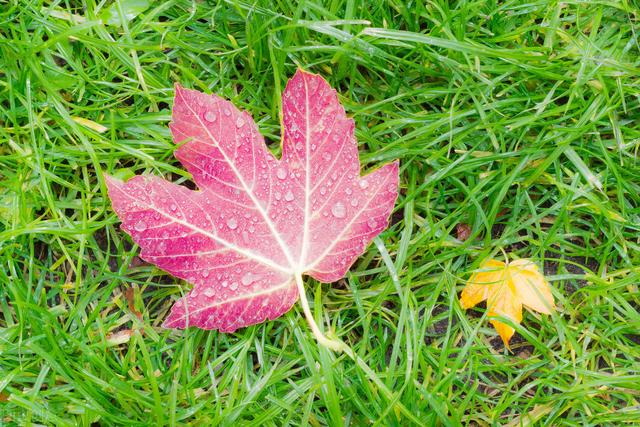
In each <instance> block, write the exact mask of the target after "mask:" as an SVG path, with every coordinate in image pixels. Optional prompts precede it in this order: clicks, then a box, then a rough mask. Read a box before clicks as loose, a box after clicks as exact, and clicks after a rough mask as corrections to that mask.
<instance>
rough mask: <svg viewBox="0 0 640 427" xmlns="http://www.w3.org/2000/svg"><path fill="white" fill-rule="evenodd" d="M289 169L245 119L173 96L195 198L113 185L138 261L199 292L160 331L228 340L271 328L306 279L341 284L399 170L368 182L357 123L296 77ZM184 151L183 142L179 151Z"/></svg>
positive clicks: (331, 98)
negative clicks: (268, 323)
mask: <svg viewBox="0 0 640 427" xmlns="http://www.w3.org/2000/svg"><path fill="white" fill-rule="evenodd" d="M282 116H283V147H282V153H283V154H282V159H281V160H278V159H276V158H275V157H274V156H273V155H272V154H271V152H270V151H269V150H268V148H267V146H266V145H265V143H264V139H263V137H262V135H261V134H260V133H259V132H258V129H257V127H256V125H255V123H254V121H253V119H252V118H251V116H250V115H249V114H248V113H246V112H241V111H239V110H238V109H236V108H235V107H234V106H233V105H232V104H231V103H230V102H229V101H226V100H224V99H222V98H220V97H218V96H215V95H206V94H203V93H200V92H198V91H194V90H188V89H184V88H182V87H180V86H176V94H175V101H174V106H173V117H172V123H171V125H170V127H171V132H172V133H173V139H174V141H175V142H176V143H182V144H181V145H180V147H179V148H178V149H177V150H176V151H175V156H176V157H177V158H178V159H179V160H180V162H181V163H182V164H183V165H184V167H185V168H186V169H187V170H188V171H189V172H190V173H191V175H192V176H193V179H194V181H195V183H196V184H197V186H198V188H199V190H198V191H192V190H189V189H188V188H186V187H183V186H180V185H176V184H173V183H171V182H169V181H166V180H164V179H162V178H159V177H155V176H136V177H134V178H133V179H131V180H129V181H128V182H127V183H123V182H121V181H119V180H116V179H114V178H112V177H107V185H108V189H109V196H110V197H111V200H112V203H113V208H114V210H115V211H116V213H117V214H118V216H119V217H120V219H121V220H122V228H123V229H124V230H125V231H126V232H127V233H129V234H130V235H131V237H132V238H133V240H134V241H135V242H136V243H137V244H138V245H140V247H141V248H142V252H141V255H140V256H141V257H142V258H143V259H144V260H146V261H148V262H150V263H153V264H155V265H157V266H158V267H160V268H161V269H163V270H166V271H168V272H169V273H171V274H173V275H174V276H176V277H179V278H182V279H184V280H186V281H187V282H189V283H191V284H192V285H193V289H192V290H191V292H190V293H189V294H188V295H187V296H186V297H184V298H182V299H181V300H180V301H178V302H177V303H176V304H175V305H174V306H173V308H172V310H171V313H170V314H169V316H168V318H167V319H166V320H165V322H164V326H165V327H169V328H186V327H188V326H197V327H200V328H203V329H217V330H220V331H222V332H232V331H235V330H236V329H237V328H240V327H244V326H248V325H252V324H255V323H260V322H262V321H264V320H265V319H274V318H276V317H278V316H280V315H282V314H283V313H285V312H287V311H288V310H289V309H290V308H291V306H292V305H293V304H294V303H295V302H296V300H297V299H298V297H299V296H300V297H301V301H302V304H303V308H304V311H305V314H306V316H307V318H308V320H309V321H310V324H311V326H312V328H313V331H314V333H315V334H316V336H318V338H319V340H321V342H323V344H326V345H331V344H330V343H327V342H325V341H323V340H326V338H324V336H322V334H321V333H320V332H319V329H318V328H317V325H315V323H314V322H313V318H312V317H311V313H310V311H309V307H308V303H307V300H306V297H305V294H304V288H303V282H302V274H308V275H310V276H311V277H313V278H315V279H317V280H319V281H322V282H332V281H336V280H338V279H340V278H342V277H343V276H344V275H345V273H346V272H347V270H348V269H349V267H350V266H351V265H352V264H353V262H354V261H355V259H356V258H357V257H358V256H359V255H360V254H362V253H363V252H364V250H365V248H366V247H367V245H368V244H369V243H370V242H371V240H372V239H373V238H374V237H375V236H376V235H378V234H379V233H380V232H381V231H382V230H384V229H385V228H386V227H387V225H388V217H389V214H390V212H391V210H392V209H393V206H394V203H395V200H396V197H397V187H398V163H397V161H396V162H393V163H390V164H386V165H384V166H382V167H381V168H379V169H377V170H376V171H374V172H372V173H370V174H368V175H366V176H363V177H361V176H360V162H359V159H358V146H357V143H356V140H355V138H354V132H353V130H354V122H353V120H352V119H350V118H347V116H346V115H345V112H344V109H343V108H342V106H341V105H340V103H339V101H338V98H337V94H336V92H335V90H333V89H332V88H331V87H330V86H329V85H328V84H327V82H326V81H325V80H324V79H323V78H322V77H320V76H317V75H314V74H310V73H307V72H304V71H302V70H298V72H297V73H296V74H295V76H294V77H293V78H292V79H291V80H290V81H289V82H288V84H287V87H286V89H285V91H284V94H283V102H282ZM184 141H186V142H185V143H183V142H184Z"/></svg>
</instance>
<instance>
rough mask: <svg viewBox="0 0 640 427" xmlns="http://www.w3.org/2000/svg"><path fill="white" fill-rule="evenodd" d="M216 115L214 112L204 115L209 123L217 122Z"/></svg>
mask: <svg viewBox="0 0 640 427" xmlns="http://www.w3.org/2000/svg"><path fill="white" fill-rule="evenodd" d="M216 117H217V115H216V113H214V112H213V111H211V110H209V111H207V112H206V113H204V119H205V120H206V121H208V122H211V123H212V122H215V121H216Z"/></svg>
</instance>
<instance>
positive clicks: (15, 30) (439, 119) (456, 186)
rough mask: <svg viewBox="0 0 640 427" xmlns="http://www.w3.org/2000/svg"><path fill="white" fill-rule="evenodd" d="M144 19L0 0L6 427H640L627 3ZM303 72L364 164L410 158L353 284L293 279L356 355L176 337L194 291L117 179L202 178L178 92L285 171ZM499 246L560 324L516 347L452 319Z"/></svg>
mask: <svg viewBox="0 0 640 427" xmlns="http://www.w3.org/2000/svg"><path fill="white" fill-rule="evenodd" d="M134 3H135V4H139V5H140V4H141V5H143V6H142V7H140V8H135V7H132V5H133V6H135V4H134ZM145 3H147V2H146V1H145V0H135V1H134V0H120V1H119V2H115V3H114V2H112V0H106V1H101V2H97V1H95V0H83V1H76V0H61V1H43V0H40V1H38V0H9V1H7V0H0V425H3V426H4V425H29V424H44V425H56V426H67V425H68V426H73V425H91V424H93V425H184V424H192V425H198V426H200V425H250V426H258V425H260V426H262V425H265V426H282V425H292V426H298V425H314V426H317V425H331V426H334V425H354V426H359V425H369V424H375V425H382V426H387V425H389V426H407V425H412V424H419V425H427V426H428V425H459V424H463V425H472V426H475V425H478V426H489V425H510V426H517V425H548V426H564V425H579V426H584V425H623V424H627V425H640V293H639V292H638V284H639V282H640V159H639V157H638V156H639V155H640V6H639V5H638V3H637V2H636V1H634V0H610V1H593V2H585V1H564V2H560V1H501V2H497V1H481V0H460V1H455V2H447V1H442V0H436V1H429V2H421V1H417V2H406V3H403V2H402V1H395V0H391V1H386V2H383V1H379V2H378V1H356V0H333V1H328V2H324V3H323V2H321V1H319V0H312V1H301V2H299V4H297V5H295V6H291V4H292V3H298V2H289V1H280V0H278V1H273V2H269V1H262V0H255V1H248V2H242V1H228V2H224V1H220V2H214V1H205V0H197V1H196V0H194V1H186V0H169V1H161V2H157V3H153V4H146V5H145ZM112 4H113V5H112ZM118 5H119V6H118ZM124 15H127V16H129V18H130V19H128V20H127V19H121V16H124ZM103 21H109V22H111V23H112V24H113V25H105V24H104V23H103ZM297 67H302V68H304V69H306V70H308V71H312V72H315V73H319V74H321V75H322V76H324V77H325V78H326V79H327V80H328V81H329V82H330V84H331V85H332V86H333V87H335V88H336V89H337V90H338V92H339V94H340V99H341V102H342V103H343V104H344V105H345V108H346V110H347V112H348V114H349V115H351V116H352V117H353V118H354V119H355V122H356V135H357V138H358V141H359V146H360V157H361V160H362V162H363V167H364V168H365V169H371V168H373V167H375V166H376V165H379V164H381V163H386V162H389V161H392V160H394V159H399V160H400V165H401V171H400V186H401V194H400V196H399V198H398V202H397V204H396V208H395V211H394V213H393V215H392V221H391V226H390V227H389V228H388V229H387V230H386V231H384V232H383V233H382V234H381V235H380V236H379V237H378V238H377V239H376V241H375V242H374V244H372V245H371V246H370V247H369V248H368V249H367V251H366V253H365V254H364V255H363V256H362V257H360V258H359V259H358V261H357V262H356V264H355V265H354V266H353V268H352V269H351V270H350V272H349V273H348V275H347V276H346V277H345V278H344V279H343V280H340V281H338V282H336V283H331V284H320V283H318V282H315V281H314V280H312V279H310V278H306V279H305V280H306V286H307V295H308V296H309V299H310V301H311V304H312V306H313V310H314V312H315V315H316V317H317V320H318V322H319V323H321V324H323V325H324V327H325V330H326V329H329V328H330V329H331V330H332V331H334V333H335V334H336V335H338V336H340V337H341V339H342V340H344V341H345V342H347V343H349V345H350V346H351V347H352V348H353V351H354V352H355V353H356V354H357V355H359V357H360V360H361V362H360V363H355V362H354V361H353V360H352V359H351V358H349V357H348V356H347V355H345V354H336V353H334V352H332V351H330V350H327V349H325V348H321V347H319V346H318V345H317V343H316V341H315V339H314V337H313V335H312V333H311V331H310V330H309V327H308V325H307V323H306V321H305V319H304V316H303V315H302V310H301V309H300V307H299V305H296V306H295V307H294V309H293V310H291V311H290V312H289V313H287V314H286V315H284V316H283V317H281V318H279V319H277V320H274V321H271V322H267V323H264V324H260V325H256V326H252V327H248V328H245V329H241V330H239V331H237V332H236V333H233V334H221V333H217V332H212V331H202V330H198V329H189V330H186V331H178V330H166V329H163V328H161V326H160V325H161V323H162V321H163V320H164V318H165V316H166V314H167V312H168V310H169V308H170V307H171V305H172V304H173V302H175V301H176V300H177V299H178V298H180V297H181V296H182V295H183V294H184V293H185V292H186V291H187V290H188V286H189V285H188V284H186V283H184V282H182V281H180V280H178V279H175V278H173V277H171V276H170V275H168V274H167V273H165V272H163V271H162V270H160V269H158V268H156V267H154V266H153V265H150V264H146V263H144V262H143V261H142V260H141V259H140V258H139V257H138V254H139V248H138V247H137V246H135V245H133V243H132V241H131V239H130V237H129V236H128V235H127V234H126V233H124V232H123V231H122V230H120V228H119V220H118V218H117V217H116V215H115V213H114V212H113V210H112V208H111V203H110V201H109V199H108V197H107V192H106V187H105V182H104V178H103V173H110V174H116V175H118V176H121V177H129V176H132V175H133V174H155V175H161V176H164V177H165V178H167V179H170V180H173V181H175V182H178V183H182V184H184V185H191V184H190V176H189V175H188V174H187V173H186V172H185V171H184V170H183V169H182V168H181V166H180V164H179V162H178V161H177V160H176V159H175V158H174V157H173V151H174V148H175V146H174V144H173V142H172V140H171V136H170V133H169V128H168V126H167V125H168V122H169V118H170V115H171V105H172V99H173V93H174V89H173V88H174V83H176V82H179V83H180V84H182V85H184V86H185V87H189V88H196V89H199V90H201V91H206V92H210V93H212V92H214V93H218V94H220V95H221V96H223V97H226V98H228V99H230V100H232V101H233V102H234V103H235V104H236V105H237V106H238V107H240V108H241V109H245V110H247V111H249V112H250V113H251V114H252V115H253V117H254V118H255V119H256V121H257V122H258V125H259V127H260V131H261V132H262V133H263V134H264V136H265V138H266V139H267V141H268V142H269V144H270V148H271V149H272V150H273V151H274V153H276V154H277V155H279V154H280V153H279V150H280V145H279V138H280V124H279V114H280V96H281V93H282V90H283V88H284V85H285V83H286V81H287V79H288V78H289V77H291V76H292V75H293V73H294V72H295V70H296V68H297ZM503 251H504V252H505V253H507V254H508V255H509V257H510V258H511V259H517V258H530V259H532V260H535V261H536V262H537V263H538V264H539V265H540V266H541V267H543V269H544V272H545V274H546V276H547V278H548V279H549V281H550V283H551V285H552V288H553V294H554V296H555V298H556V303H557V306H558V310H557V312H556V313H554V314H553V315H551V316H544V315H539V314H535V313H531V312H525V313H524V319H523V323H522V325H521V326H518V327H517V328H516V330H517V333H516V335H515V336H514V338H513V339H512V341H511V351H509V350H508V349H506V348H505V347H504V345H503V344H502V342H501V340H500V338H499V336H498V335H497V333H496V331H495V329H493V327H492V326H491V324H490V323H489V319H488V318H487V316H486V310H485V306H484V305H480V306H478V307H476V308H473V309H470V310H468V311H464V310H463V309H462V308H461V305H460V302H459V295H460V291H461V289H462V287H463V285H464V283H465V280H466V279H468V278H469V276H470V273H471V272H472V271H473V270H474V269H477V268H478V266H479V265H480V262H481V261H482V260H483V259H485V258H487V257H494V258H496V259H500V260H503V259H504V255H503Z"/></svg>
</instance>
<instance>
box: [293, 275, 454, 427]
mask: <svg viewBox="0 0 640 427" xmlns="http://www.w3.org/2000/svg"><path fill="white" fill-rule="evenodd" d="M295 276H296V285H297V286H298V294H299V295H300V304H302V310H303V311H304V315H305V317H306V318H307V322H309V326H310V327H311V330H312V331H313V335H315V337H316V339H317V340H318V343H320V344H321V345H323V346H324V347H327V348H330V349H331V350H334V351H338V352H344V353H345V354H346V355H347V356H349V357H350V358H351V359H352V360H353V361H354V362H355V363H356V365H358V366H359V367H360V369H362V370H363V371H364V372H365V373H366V374H367V376H368V377H369V379H371V381H373V382H374V384H376V385H377V386H378V388H379V389H380V390H381V391H382V393H383V394H384V395H385V397H386V398H387V399H389V401H390V402H391V403H392V404H393V406H394V407H396V408H397V409H398V410H399V411H400V412H402V413H403V414H404V415H405V416H406V417H407V418H408V419H410V420H411V421H413V422H414V423H416V424H417V425H422V423H421V420H420V419H418V418H417V417H416V416H415V415H414V414H413V413H412V412H411V411H409V410H408V409H407V407H406V406H404V405H403V404H402V403H401V402H399V401H398V396H397V395H396V394H394V393H393V392H392V391H391V390H389V388H387V386H386V385H385V384H384V383H383V382H382V380H380V378H378V376H377V375H376V373H375V372H374V371H373V369H371V368H370V367H369V365H367V362H365V361H364V360H363V359H362V358H361V357H360V356H358V355H357V354H356V353H355V352H354V351H353V349H352V348H351V347H349V346H348V345H347V344H346V343H344V342H343V341H341V340H340V339H337V338H327V336H326V335H325V334H323V333H322V331H321V330H320V328H319V327H318V324H317V323H316V321H315V319H314V318H313V314H311V309H310V308H309V301H308V300H307V294H306V293H305V290H304V283H303V281H302V273H295ZM445 421H446V420H445ZM445 425H448V423H446V424H445Z"/></svg>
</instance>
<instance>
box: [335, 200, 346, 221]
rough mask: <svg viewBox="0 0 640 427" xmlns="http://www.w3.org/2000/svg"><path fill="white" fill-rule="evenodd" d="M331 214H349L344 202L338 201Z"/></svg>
mask: <svg viewBox="0 0 640 427" xmlns="http://www.w3.org/2000/svg"><path fill="white" fill-rule="evenodd" d="M331 214H332V215H333V216H335V217H336V218H344V217H345V216H346V215H347V208H345V207H344V203H342V202H338V203H336V204H335V205H333V207H332V208H331Z"/></svg>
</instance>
